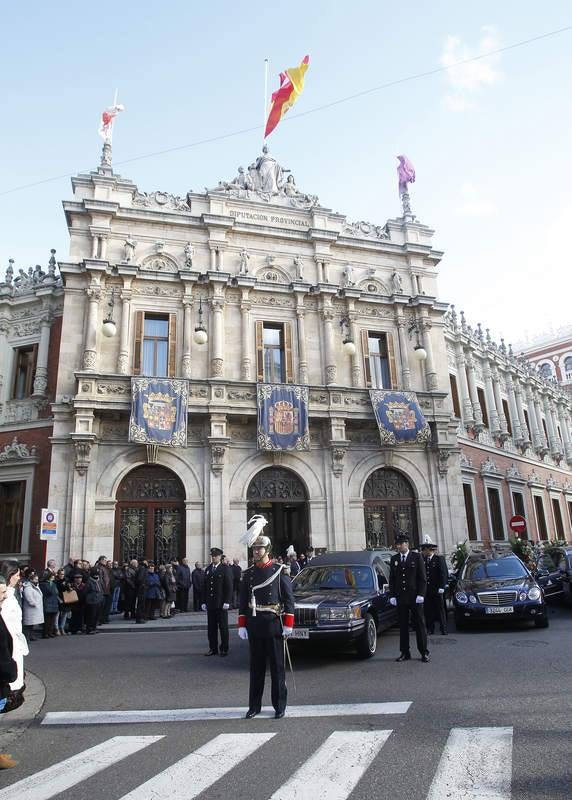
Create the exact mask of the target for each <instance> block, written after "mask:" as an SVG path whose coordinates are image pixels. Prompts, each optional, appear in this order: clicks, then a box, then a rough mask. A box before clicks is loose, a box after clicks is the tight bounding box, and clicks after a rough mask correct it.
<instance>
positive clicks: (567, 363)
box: [564, 356, 572, 381]
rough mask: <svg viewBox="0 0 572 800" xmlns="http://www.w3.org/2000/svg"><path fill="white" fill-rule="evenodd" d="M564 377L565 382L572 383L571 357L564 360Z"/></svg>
mask: <svg viewBox="0 0 572 800" xmlns="http://www.w3.org/2000/svg"><path fill="white" fill-rule="evenodd" d="M564 375H565V379H566V380H567V381H572V356H566V358H565V359H564Z"/></svg>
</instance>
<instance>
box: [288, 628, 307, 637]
mask: <svg viewBox="0 0 572 800" xmlns="http://www.w3.org/2000/svg"><path fill="white" fill-rule="evenodd" d="M309 638H310V631H309V630H308V628H294V630H293V631H292V639H309Z"/></svg>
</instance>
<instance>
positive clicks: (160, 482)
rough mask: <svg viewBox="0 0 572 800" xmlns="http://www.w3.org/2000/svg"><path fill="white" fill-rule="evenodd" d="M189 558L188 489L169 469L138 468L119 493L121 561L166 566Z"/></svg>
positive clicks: (117, 526)
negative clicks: (179, 559)
mask: <svg viewBox="0 0 572 800" xmlns="http://www.w3.org/2000/svg"><path fill="white" fill-rule="evenodd" d="M184 555H185V489H184V487H183V484H182V483H181V481H180V479H179V478H178V477H177V476H176V475H175V473H173V472H171V470H169V469H167V468H166V467H159V466H157V465H147V466H143V467H137V468H136V469H134V470H132V471H131V472H130V473H129V474H128V475H126V476H125V478H123V480H122V481H121V484H120V485H119V489H118V490H117V508H116V512H115V547H114V557H115V559H116V560H117V561H120V562H124V561H129V560H130V559H132V558H137V559H141V558H147V559H151V560H152V561H155V563H157V564H165V563H167V562H169V561H171V560H172V559H173V558H182V557H183V556H184Z"/></svg>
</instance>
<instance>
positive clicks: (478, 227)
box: [0, 0, 572, 342]
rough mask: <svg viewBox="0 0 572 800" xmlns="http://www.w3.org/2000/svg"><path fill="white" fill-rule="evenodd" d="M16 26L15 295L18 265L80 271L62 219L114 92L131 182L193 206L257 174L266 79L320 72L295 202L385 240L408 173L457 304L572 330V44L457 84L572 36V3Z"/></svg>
mask: <svg viewBox="0 0 572 800" xmlns="http://www.w3.org/2000/svg"><path fill="white" fill-rule="evenodd" d="M0 25H1V28H2V43H3V47H2V51H3V52H2V55H3V69H2V71H1V72H0V97H2V98H3V102H4V113H3V118H4V123H3V125H2V133H1V134H0V142H1V145H2V146H1V147H0V164H1V170H0V175H1V180H0V273H3V272H4V270H5V268H6V266H7V265H8V259H9V258H13V259H15V262H16V263H15V268H16V270H17V269H18V268H19V267H24V268H27V267H28V266H33V265H34V264H36V263H41V264H47V261H48V258H49V255H50V252H49V251H50V248H52V247H55V248H56V250H57V257H58V258H60V259H62V260H64V259H65V258H66V256H67V252H68V233H67V229H66V225H65V219H64V215H63V211H62V206H61V202H62V200H64V199H70V198H71V196H72V195H71V184H70V180H69V177H70V176H71V175H73V174H76V173H78V172H84V171H89V170H90V169H94V168H96V166H97V164H98V161H99V154H100V149H101V139H100V138H99V137H98V135H97V128H98V122H99V116H100V114H101V111H102V110H103V109H104V108H105V107H106V106H108V105H110V104H111V102H112V100H113V95H114V90H115V89H116V88H117V89H118V90H119V102H121V103H123V104H124V105H125V111H124V112H123V113H122V114H121V115H120V117H119V118H118V121H117V123H116V127H115V132H114V141H113V157H114V168H115V171H116V172H118V173H120V174H121V175H122V176H123V177H126V178H129V179H131V180H133V181H134V182H135V183H136V184H137V185H138V187H139V189H140V190H142V191H148V192H149V191H154V190H158V189H160V190H163V191H167V192H171V193H173V194H178V195H184V194H185V193H186V192H187V190H188V189H193V190H195V191H202V190H203V189H204V187H205V186H214V185H216V184H217V183H218V181H219V180H230V179H231V178H233V177H234V176H235V174H236V170H237V167H238V165H242V164H248V163H251V162H252V161H253V160H254V159H255V158H256V156H257V155H258V153H259V152H260V148H261V145H262V128H263V112H264V59H265V58H268V59H269V61H270V70H269V71H270V80H269V91H272V90H274V89H275V88H277V85H278V73H279V72H280V71H281V70H283V69H285V68H287V67H290V66H295V65H296V64H298V63H299V61H300V60H301V59H302V57H303V56H304V55H305V54H306V53H308V54H309V55H310V68H309V70H308V73H307V75H306V86H305V90H304V93H303V94H302V96H301V97H300V99H299V100H298V102H297V104H296V106H294V108H293V109H291V110H290V111H289V113H288V114H287V116H286V117H285V118H284V120H283V122H282V123H281V124H280V125H279V126H278V128H277V129H276V130H275V131H274V133H273V134H272V135H271V136H270V137H269V140H268V143H269V147H270V150H271V153H272V154H273V155H274V156H275V157H276V158H277V159H278V160H279V162H280V163H281V164H282V166H284V167H287V168H289V169H291V170H292V172H293V173H294V175H295V177H296V183H297V185H298V187H299V188H300V189H302V190H303V191H305V192H308V193H312V194H317V195H318V196H319V197H320V201H321V203H322V205H324V206H326V207H328V208H331V209H333V210H334V211H339V212H341V213H343V214H345V215H347V217H348V219H349V220H350V221H354V220H365V221H369V222H374V223H376V224H383V223H385V221H386V220H387V219H388V218H392V217H396V216H399V215H400V204H399V198H398V196H397V184H396V164H397V162H396V159H395V156H396V155H397V154H399V153H405V154H406V155H407V156H408V157H409V159H410V160H411V161H412V162H413V164H414V165H415V168H416V172H417V180H416V182H415V184H414V185H413V186H412V187H411V204H412V209H413V211H414V213H415V214H416V216H417V219H418V220H419V221H420V222H422V223H424V224H426V225H429V226H430V227H431V228H432V229H434V230H435V238H434V244H435V247H436V248H438V249H440V250H443V251H444V253H445V255H444V257H443V260H442V262H441V264H440V267H439V287H440V299H441V300H444V301H447V302H451V303H454V304H455V305H456V307H457V309H458V310H460V309H463V310H464V311H465V314H466V316H467V320H468V322H469V323H471V324H473V325H475V324H476V323H477V322H481V323H482V324H483V327H484V328H487V327H488V328H490V329H491V334H492V335H494V336H495V337H497V339H498V337H499V336H501V335H502V336H504V338H505V339H506V341H507V342H509V341H522V340H523V339H524V338H526V337H530V336H534V335H535V334H537V333H541V332H546V331H548V330H550V329H551V328H557V327H559V326H562V325H567V324H569V323H570V316H571V315H570V297H571V289H572V281H571V278H570V274H571V270H570V253H569V251H568V250H567V247H566V244H565V243H566V241H567V239H566V237H567V235H568V232H569V229H570V219H571V218H572V180H571V178H572V160H571V159H570V140H571V134H570V131H571V130H572V110H571V99H570V91H569V89H570V85H571V72H572V30H569V31H565V32H562V33H560V34H558V35H554V36H550V37H547V38H544V39H541V40H539V41H536V42H532V43H530V44H528V45H524V46H521V47H515V48H512V49H509V50H506V51H505V52H502V53H498V54H493V55H490V56H488V57H486V58H483V59H480V60H478V61H473V62H471V63H469V64H464V65H461V66H453V65H455V64H457V63H458V62H459V61H464V60H466V59H468V58H472V57H473V56H477V55H485V54H487V53H490V52H491V51H494V50H498V49H499V48H503V47H508V46H510V45H513V44H515V43H518V42H521V41H523V40H528V39H531V38H534V37H538V36H542V35H543V34H546V33H549V32H551V31H555V30H557V29H561V28H564V27H567V26H572V7H571V6H570V3H569V2H566V1H565V0H553V2H549V3H544V4H539V3H538V2H537V0H535V1H534V2H531V1H530V0H520V1H519V2H516V1H514V0H504V2H502V3H499V2H498V0H495V1H494V2H491V1H490V0H481V1H480V2H479V3H460V2H458V0H435V1H434V2H432V3H430V4H429V3H426V2H422V1H421V0H410V2H408V3H407V4H401V5H398V4H395V3H389V2H386V0H354V1H353V2H352V3H351V4H347V3H342V2H337V0H331V1H330V2H327V1H326V0H313V2H311V3H308V2H297V1H296V0H291V1H290V2H268V0H265V2H259V0H250V1H247V0H234V2H230V1H227V0H218V1H217V0H211V2H208V3H205V2H200V3H199V2H196V0H186V2H182V0H173V1H172V2H169V0H164V1H163V3H162V4H158V3H156V2H148V0H139V2H133V1H132V0H124V1H123V2H122V3H120V4H118V3H116V4H112V5H108V6H102V5H101V4H80V3H77V2H58V0H53V2H50V3H44V2H40V0H38V1H37V2H26V1H25V0H23V2H20V3H18V4H14V3H11V4H10V6H9V8H8V9H6V8H5V9H4V11H3V14H2V20H1V23H0ZM440 68H446V69H442V71H438V72H435V73H434V74H432V75H425V76H424V77H415V76H418V75H421V74H423V73H428V72H433V71H436V70H439V69H440ZM409 78H411V79H410V80H404V79H409ZM394 82H398V83H394ZM389 83H394V85H392V86H387V87H386V88H381V89H378V90H376V91H369V90H371V89H375V88H376V87H380V86H384V85H385V84H389ZM360 93H361V94H360ZM358 94H359V95H360V96H358V97H354V99H351V100H347V101H346V102H337V101H339V100H343V99H344V98H347V97H350V96H353V95H358ZM324 106H328V107H326V108H323V107H324ZM253 128H255V130H250V129H253ZM245 130H247V131H249V132H245V133H238V134H237V133H236V132H240V131H245ZM233 134H235V135H233ZM212 139H216V141H211V142H208V143H205V140H212ZM201 142H202V143H201ZM174 148H177V149H174ZM169 149H173V151H172V152H169V153H165V152H162V153H161V151H165V150H169ZM52 178H57V180H50V179H52ZM41 181H45V182H42V183H39V182H41ZM29 184H38V185H33V186H30V185H29ZM23 186H27V188H19V187H23ZM14 190H16V191H14Z"/></svg>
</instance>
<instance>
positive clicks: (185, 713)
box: [42, 701, 411, 725]
mask: <svg viewBox="0 0 572 800" xmlns="http://www.w3.org/2000/svg"><path fill="white" fill-rule="evenodd" d="M410 706H411V702H409V701H405V702H392V703H391V702H390V703H343V704H342V703H340V704H333V705H305V706H288V710H287V711H286V716H287V717H288V718H289V719H291V718H300V717H348V716H358V717H361V716H370V715H371V716H375V715H377V714H406V713H407V711H408V710H409V707H410ZM245 710H246V709H245V708H244V706H240V707H238V708H228V707H226V708H173V709H155V708H146V709H142V710H140V711H138V710H136V709H126V710H123V711H50V712H48V713H47V714H46V716H45V717H44V719H43V720H42V725H120V724H123V723H130V724H132V725H133V724H135V723H146V722H201V721H206V720H211V719H242V718H243V717H244V712H245ZM260 716H261V717H262V718H264V717H273V716H274V709H273V708H271V707H269V706H268V707H264V708H263V709H262V714H261V715H260ZM254 724H256V723H254Z"/></svg>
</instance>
